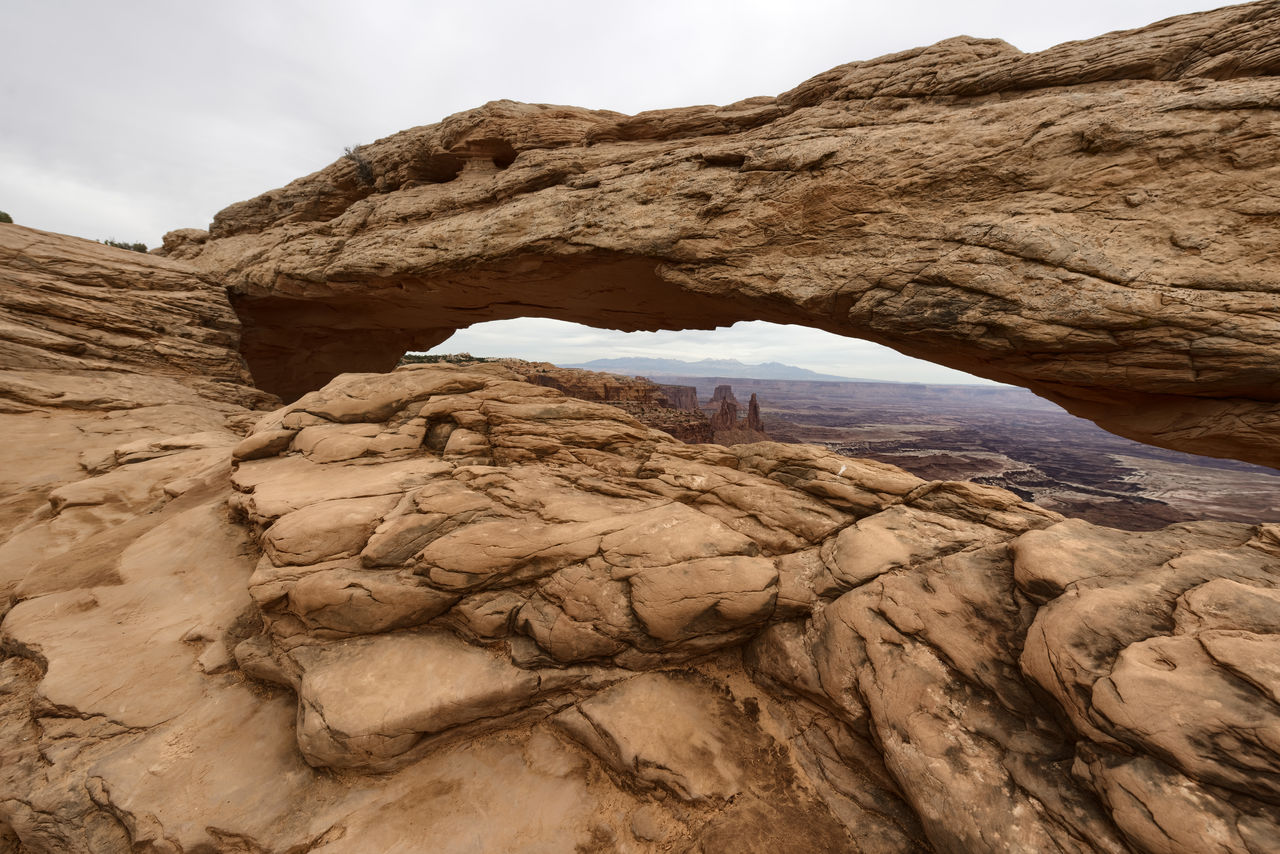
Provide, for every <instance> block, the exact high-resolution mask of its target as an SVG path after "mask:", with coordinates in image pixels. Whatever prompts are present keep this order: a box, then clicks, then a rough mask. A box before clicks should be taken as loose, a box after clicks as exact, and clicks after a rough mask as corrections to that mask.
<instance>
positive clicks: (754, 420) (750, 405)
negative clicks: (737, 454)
mask: <svg viewBox="0 0 1280 854" xmlns="http://www.w3.org/2000/svg"><path fill="white" fill-rule="evenodd" d="M743 426H744V427H745V428H746V429H748V430H754V431H755V432H757V433H763V432H764V421H763V419H761V418H760V401H759V400H757V399H756V395H755V392H752V393H751V400H750V401H748V402H747V421H746V423H745V424H744V425H743Z"/></svg>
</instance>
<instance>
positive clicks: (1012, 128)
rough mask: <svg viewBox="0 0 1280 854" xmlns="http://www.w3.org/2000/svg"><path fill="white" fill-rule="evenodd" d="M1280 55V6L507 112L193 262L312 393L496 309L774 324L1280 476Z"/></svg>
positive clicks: (330, 175) (286, 392) (953, 44)
mask: <svg viewBox="0 0 1280 854" xmlns="http://www.w3.org/2000/svg"><path fill="white" fill-rule="evenodd" d="M1277 43H1280V5H1277V3H1276V2H1275V0H1266V2H1258V3H1251V4H1244V5H1240V6H1232V7H1229V8H1225V9H1221V10H1218V11H1215V12H1206V13H1202V14H1197V15H1188V16H1182V17H1178V18H1171V19H1169V20H1168V21H1164V22H1161V23H1159V24H1154V25H1152V26H1150V27H1146V28H1144V29H1141V30H1135V31H1129V32H1124V33H1112V34H1109V35H1106V36H1102V37H1100V38H1096V39H1092V40H1090V41H1086V42H1072V43H1069V44H1064V45H1060V46H1058V47H1055V48H1051V49H1049V50H1046V51H1043V52H1041V53H1037V54H1023V53H1021V52H1019V51H1018V50H1016V49H1015V48H1013V47H1011V46H1010V45H1008V44H1006V43H1004V42H1000V41H996V40H983V39H972V38H957V39H950V40H948V41H945V42H941V43H939V44H937V45H934V46H932V47H928V48H919V49H915V50H910V51H904V52H902V53H898V54H893V55H891V56H886V57H881V58H878V59H874V60H869V61H865V62H855V63H850V64H848V65H844V66H840V67H838V68H835V69H832V70H831V71H829V72H826V73H824V74H821V75H818V76H817V77H815V78H813V79H811V80H809V81H806V82H804V83H802V84H801V85H800V86H798V87H796V88H795V89H793V90H791V91H789V92H786V93H783V94H782V95H779V96H778V97H776V98H752V99H748V100H746V101H742V102H739V103H736V104H731V105H729V106H726V107H689V108H685V109H677V110H662V111H654V112H649V113H643V114H640V115H637V116H624V115H620V114H617V113H611V112H607V111H592V110H583V109H577V108H572V107H550V106H545V105H529V104H516V103H512V102H509V101H500V102H494V103H491V104H488V105H486V106H484V107H481V108H479V109H476V110H473V111H470V112H466V113H461V114H458V115H456V116H452V117H450V118H448V119H446V120H444V121H443V122H440V123H439V124H435V125H429V126H424V127H419V128H414V129H411V130H408V131H404V132H402V133H399V134H396V135H394V136H390V137H387V138H385V139H382V140H379V141H377V142H374V143H372V144H370V145H366V146H363V147H362V148H361V149H360V158H361V159H362V160H363V161H364V162H365V163H366V164H367V168H368V169H369V170H370V173H371V180H363V179H362V178H361V170H360V168H359V164H357V163H356V162H353V160H352V159H350V158H343V159H339V160H338V161H336V162H335V163H334V164H333V165H331V166H329V167H327V168H326V169H323V170H321V171H320V172H317V173H315V174H313V175H309V176H307V177H305V178H301V179H299V180H297V181H295V182H293V183H292V184H290V185H288V186H287V187H283V188H281V189H278V190H273V191H271V192H269V193H266V194H264V195H262V196H260V197H258V198H256V199H252V200H250V201H247V202H242V203H239V204H236V205H233V206H231V207H229V208H227V209H226V210H224V211H222V212H221V213H219V214H218V215H217V216H216V217H215V218H214V222H213V226H212V229H211V231H210V236H209V238H208V239H207V240H204V242H201V243H197V242H194V241H193V240H191V239H185V242H179V244H177V245H175V246H174V247H173V248H172V249H170V250H168V251H169V252H170V254H171V257H182V258H189V259H191V260H192V261H193V262H194V263H195V264H196V265H198V266H199V267H200V269H202V270H204V271H206V272H207V273H208V274H209V275H213V276H216V277H218V278H219V279H220V280H221V281H223V282H225V283H226V284H227V285H228V286H229V287H231V288H232V289H233V291H234V292H235V293H236V294H237V295H238V296H237V310H238V311H239V312H240V314H241V316H242V318H243V319H244V322H245V324H246V333H245V337H244V339H243V340H244V343H243V348H242V350H243V352H244V354H245V356H246V359H247V360H248V362H249V364H250V366H251V368H252V369H253V371H254V375H255V377H256V378H257V379H258V381H259V383H260V385H262V386H263V387H264V388H267V389H268V390H272V391H275V392H277V393H279V394H281V395H283V396H284V397H286V398H291V397H296V396H297V395H298V394H300V393H302V392H303V391H306V390H308V389H311V388H316V387H318V386H319V385H321V384H323V382H324V381H325V380H327V379H328V378H329V377H331V376H332V375H334V374H336V373H338V372H339V371H342V370H368V369H370V368H373V367H375V365H374V363H375V362H378V361H379V359H380V360H381V363H380V364H379V365H377V366H376V367H377V369H379V370H386V369H389V368H390V367H391V366H392V365H393V364H395V359H396V358H397V357H398V355H399V353H401V352H404V351H405V350H406V349H410V347H412V346H426V345H428V344H435V343H439V342H440V341H443V340H444V339H445V338H446V337H448V335H449V334H450V333H451V331H452V330H453V329H456V328H460V327H464V326H468V325H470V324H472V323H476V322H478V321H483V320H494V319H501V318H507V317H515V316H519V315H524V314H530V313H534V314H538V315H542V316H548V317H557V318H560V319H564V320H571V321H579V322H584V323H594V324H599V325H604V326H610V327H613V328H618V329H660V328H662V329H674V328H690V327H692V328H708V327H710V326H715V325H727V324H729V323H732V322H734V321H737V320H744V319H763V320H770V321H775V322H780V323H798V324H802V325H806V326H812V327H817V328H821V329H826V330H828V331H831V332H836V333H839V334H843V335H853V336H859V337H863V338H868V339H870V340H873V341H877V342H880V343H883V344H888V345H890V346H892V347H895V348H896V349H898V350H900V351H902V352H904V353H907V354H909V355H913V356H918V357H922V358H926V359H930V360H933V361H936V362H939V363H942V364H945V365H948V366H951V367H954V368H958V369H960V370H964V371H968V372H970V373H974V374H978V375H981V376H984V377H989V378H991V379H996V380H1000V381H1002V382H1008V383H1014V384H1018V385H1024V386H1026V387H1028V388H1031V389H1032V390H1034V391H1036V392H1037V393H1039V394H1042V395H1044V396H1046V397H1048V398H1050V399H1052V400H1054V401H1055V402H1058V403H1060V404H1062V405H1063V406H1064V407H1066V408H1067V409H1068V410H1070V411H1072V412H1074V413H1076V414H1078V415H1082V416H1085V417H1088V418H1092V419H1093V420H1095V421H1097V422H1098V423H1099V424H1101V425H1102V426H1104V427H1106V428H1107V429H1109V430H1112V431H1115V432H1118V433H1121V434H1123V435H1126V436H1129V437H1131V438H1136V439H1140V440H1142V441H1147V442H1151V443H1154V444H1158V445H1162V446H1164V447H1172V448H1177V449H1180V450H1187V451H1191V452H1195V453H1205V454H1211V455H1218V456H1231V457H1238V458H1240V459H1247V460H1250V461H1253V462H1260V463H1263V464H1266V465H1272V466H1276V465H1280V456H1277V451H1276V448H1277V447H1278V445H1277V443H1276V436H1277V433H1278V432H1280V393H1278V392H1277V391H1276V389H1278V388H1280V376H1278V375H1277V371H1280V368H1278V367H1277V365H1278V364H1280V363H1277V361H1276V359H1275V358H1274V353H1275V350H1276V347H1277V344H1280V332H1278V331H1277V328H1276V326H1275V323H1274V321H1273V320H1272V319H1271V318H1270V312H1271V309H1272V307H1273V306H1274V303H1275V300H1276V295H1277V290H1278V289H1280V270H1278V269H1277V262H1276V253H1275V252H1274V251H1273V250H1274V246H1275V245H1276V243H1277V241H1278V238H1280V226H1277V223H1278V222H1280V218H1278V216H1280V207H1278V206H1277V202H1276V200H1275V198H1274V196H1273V195H1272V194H1269V192H1268V191H1267V189H1266V188H1268V187H1271V186H1274V185H1275V184H1276V183H1277V181H1278V180H1280V175H1278V174H1277V169H1278V168H1280V167H1278V166H1277V164H1276V160H1275V158H1274V157H1273V156H1272V152H1273V151H1274V150H1275V148H1276V145H1277V138H1276V134H1277V125H1276V122H1275V121H1274V117H1273V114H1274V111H1275V110H1276V109H1278V108H1280V83H1278V82H1277V81H1278V80H1280V77H1278V76H1277V72H1280V59H1278V58H1277V57H1278V56H1280V53H1278V52H1277V50H1276V44H1277ZM375 342H376V343H375ZM375 347H381V348H382V350H381V351H378V352H375Z"/></svg>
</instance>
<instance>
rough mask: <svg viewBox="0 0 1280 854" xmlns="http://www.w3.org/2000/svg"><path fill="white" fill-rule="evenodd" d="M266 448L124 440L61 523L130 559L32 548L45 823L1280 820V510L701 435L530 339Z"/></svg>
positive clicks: (772, 846)
mask: <svg viewBox="0 0 1280 854" xmlns="http://www.w3.org/2000/svg"><path fill="white" fill-rule="evenodd" d="M231 441H233V437H230V436H229V437H225V438H223V439H222V440H221V441H218V442H213V441H208V442H206V443H204V445H203V446H201V447H195V446H193V445H191V444H184V443H182V442H180V441H177V440H176V439H175V440H171V441H168V442H164V443H152V444H151V445H149V446H148V448H150V449H151V450H147V451H145V452H143V451H141V450H136V449H135V447H134V446H132V445H129V446H127V447H126V446H122V447H121V448H119V449H117V451H116V452H114V453H113V454H111V455H110V458H111V460H112V461H113V463H112V464H111V467H110V469H109V470H108V471H106V472H105V473H102V474H98V475H96V476H93V477H89V478H87V479H84V480H82V481H80V482H77V483H75V484H72V485H71V486H73V487H74V489H72V488H70V487H63V488H61V489H60V490H58V491H57V492H56V493H55V496H53V505H52V507H53V513H52V514H47V513H46V514H37V515H36V516H35V517H33V519H32V520H31V521H30V522H29V523H28V526H27V527H26V529H25V531H24V534H25V535H26V536H28V537H33V536H39V537H43V538H44V539H45V540H46V541H48V540H50V539H59V538H63V537H65V536H66V535H67V533H68V532H69V531H74V530H76V529H77V528H76V527H67V526H68V525H71V526H78V527H80V528H84V527H86V526H88V527H93V526H97V529H98V530H100V531H101V532H102V534H101V535H100V536H99V537H98V539H96V540H93V541H92V543H93V554H94V555H95V560H96V561H97V563H98V565H99V566H101V567H102V569H101V570H100V571H99V572H97V573H96V574H90V575H86V574H84V572H83V568H82V566H81V564H80V560H79V559H78V556H73V555H70V554H68V555H65V556H64V557H63V558H62V559H61V560H56V561H47V560H46V561H44V562H43V563H41V564H38V565H37V564H35V563H30V562H29V563H27V564H26V565H25V566H24V567H23V568H24V569H26V574H25V575H24V577H23V578H22V579H21V582H20V584H19V586H18V588H17V590H18V598H19V600H20V601H19V602H18V604H16V605H15V606H14V607H13V608H12V609H11V610H10V611H9V612H8V614H7V615H6V617H5V620H4V623H3V642H4V649H5V650H6V651H7V654H8V656H9V657H8V658H6V659H5V660H4V662H3V667H2V668H0V676H2V677H3V679H4V680H5V693H4V694H3V695H0V696H3V698H4V701H3V703H0V740H2V741H3V743H4V744H5V745H6V751H7V753H6V762H5V764H4V777H3V778H0V785H2V786H3V792H0V805H2V806H0V816H2V817H3V822H4V824H5V826H6V828H7V832H8V833H9V834H10V838H11V839H14V838H16V839H19V840H21V842H22V844H23V845H24V846H26V849H25V850H31V851H86V852H87V851H92V852H112V851H126V850H133V849H134V847H135V846H137V845H139V844H144V845H151V846H153V847H158V848H160V849H161V850H163V849H164V848H165V846H168V847H169V848H170V849H171V850H193V849H194V850H199V849H200V848H201V847H202V846H204V847H212V848H213V849H214V850H216V848H217V846H224V847H225V846H231V845H240V846H241V847H250V848H253V849H255V850H262V851H272V852H274V851H287V850H297V849H298V848H299V847H300V846H301V847H303V848H305V847H307V846H310V847H311V850H316V851H334V852H336V851H344V850H352V849H351V846H352V845H353V844H354V845H357V846H370V845H373V846H377V845H381V846H383V847H384V848H385V847H387V846H390V845H393V844H396V842H397V840H403V839H404V838H406V837H405V834H407V833H411V832H412V831H410V830H409V825H408V824H405V822H406V821H408V820H409V816H411V815H419V814H421V813H422V811H423V810H426V811H427V813H428V814H432V815H440V816H443V815H458V814H460V815H462V816H464V817H465V816H471V817H470V818H466V819H465V821H464V823H463V824H461V825H450V824H448V823H447V822H445V823H442V820H436V821H435V822H434V823H433V824H432V825H431V826H432V828H433V830H432V833H433V834H435V836H433V838H434V839H436V844H437V845H439V846H442V847H444V848H445V849H446V850H448V849H450V847H451V846H455V845H460V844H462V842H461V840H462V839H463V838H464V837H465V838H467V839H470V838H472V834H474V833H475V832H476V831H475V829H474V822H478V821H479V822H481V824H482V825H483V826H484V839H485V840H486V842H485V843H484V844H485V845H487V846H492V847H498V848H503V849H506V850H536V849H537V848H538V846H539V845H542V844H544V843H543V842H540V841H539V840H543V839H548V838H550V837H547V836H546V835H545V834H547V833H551V832H554V833H556V834H559V836H558V837H556V838H559V839H577V840H579V842H578V843H577V844H579V845H588V846H589V845H591V844H594V845H597V846H602V847H605V848H610V847H620V848H623V849H626V848H628V847H633V846H637V845H638V846H642V847H643V846H646V845H661V846H674V847H677V848H681V849H688V850H702V851H708V852H709V851H721V850H797V851H799V850H850V851H862V850H876V851H901V852H918V851H928V850H939V851H941V850H964V851H1007V850H1011V849H1016V850H1029V851H1031V850H1059V849H1064V848H1065V850H1078V851H1090V852H1093V851H1127V850H1128V851H1150V852H1156V851H1161V852H1163V851H1186V852H1192V851H1203V850H1208V849H1207V848H1206V846H1209V845H1211V844H1219V847H1220V850H1228V851H1232V850H1239V851H1242V852H1243V851H1257V850H1266V848H1267V847H1268V846H1269V845H1271V844H1272V843H1273V842H1275V841H1276V840H1278V839H1280V814H1277V803H1276V801H1277V799H1276V798H1273V797H1272V796H1271V795H1270V794H1269V793H1268V792H1269V787H1270V786H1271V783H1270V782H1269V781H1270V778H1271V777H1272V776H1275V777H1276V778H1277V779H1280V757H1277V756H1276V755H1275V753H1274V751H1273V747H1272V746H1271V745H1270V742H1269V741H1268V740H1267V738H1266V737H1264V736H1263V735H1262V734H1264V733H1265V732H1267V731H1268V730H1269V728H1271V727H1273V726H1274V723H1273V722H1272V721H1271V717H1269V716H1271V715H1272V712H1273V711H1274V710H1275V709H1278V708H1280V705H1277V704H1276V703H1275V698H1274V697H1273V696H1272V694H1274V692H1273V691H1271V688H1272V687H1273V686H1271V685H1270V682H1269V681H1268V680H1271V676H1270V675H1268V674H1270V673H1271V671H1272V670H1273V669H1275V668H1277V667H1280V646H1277V645H1275V644H1272V643H1271V640H1270V639H1271V638H1274V637H1276V636H1277V635H1276V631H1277V627H1276V626H1275V625H1273V623H1274V622H1275V621H1274V620H1272V619H1271V617H1270V616H1269V614H1270V611H1271V610H1273V609H1274V601H1273V600H1274V599H1275V596H1274V595H1273V594H1275V593H1276V592H1277V586H1278V582H1280V539H1277V537H1278V536H1280V534H1278V533H1277V531H1275V530H1273V529H1272V528H1273V527H1274V526H1272V527H1261V528H1257V527H1250V526H1246V525H1232V524H1225V523H1217V524H1200V525H1186V526H1175V527H1173V528H1170V529H1167V530H1166V531H1164V532H1158V533H1156V534H1141V535H1135V534H1126V533H1123V532H1118V531H1111V530H1108V529H1102V528H1096V527H1094V526H1090V525H1088V524H1086V523H1082V522H1078V521H1071V522H1062V521H1061V517H1058V516H1056V515H1055V514H1052V513H1049V512H1047V511H1044V510H1041V509H1039V508H1036V507H1034V506H1032V505H1029V504H1026V503H1024V502H1022V501H1020V500H1018V499H1017V497H1016V496H1014V495H1012V494H1010V493H1007V492H1004V491H1002V490H999V489H994V488H991V487H982V486H977V485H974V484H963V483H927V482H924V481H921V480H919V479H918V478H915V477H913V476H911V475H909V474H907V473H906V472H903V471H901V470H899V469H895V468H893V467H892V466H888V465H884V464H878V463H871V462H867V461H859V460H851V459H849V458H845V457H840V456H837V455H834V454H830V453H827V452H824V451H821V450H819V449H816V448H812V447H805V446H794V445H778V444H774V443H759V444H754V445H739V446H734V447H720V446H715V445H703V446H692V445H685V444H682V443H679V442H676V441H674V440H672V439H671V438H670V437H669V436H667V435H666V434H664V433H661V432H659V431H655V430H652V429H650V428H647V427H645V426H644V425H642V424H640V423H639V422H637V421H635V420H633V419H632V418H630V417H629V416H628V415H627V414H625V413H623V412H622V411H620V410H617V409H615V408H613V407H609V406H606V405H603V404H597V403H591V402H587V401H582V400H577V399H574V398H569V397H565V396H564V395H563V394H562V393H560V392H559V391H557V390H554V389H550V388H547V387H542V386H537V385H533V384H529V383H526V382H524V381H522V379H521V378H520V377H519V376H518V375H517V374H514V373H513V372H511V371H510V370H509V369H507V368H505V367H503V366H500V365H471V366H421V367H416V368H409V369H402V370H400V371H397V372H395V373H393V374H388V375H345V376H343V377H341V378H339V379H338V380H336V381H334V382H333V383H331V384H330V385H329V386H327V387H326V388H325V389H323V390H321V391H319V392H316V393H312V394H308V395H306V396H304V397H303V398H302V399H301V400H299V401H298V402H296V403H295V404H293V405H291V406H289V407H286V408H284V409H280V410H277V411H275V412H273V413H271V414H269V415H267V416H265V417H263V418H261V419H260V420H259V421H258V423H257V424H256V425H255V426H254V428H253V429H252V431H251V432H250V433H249V434H248V435H247V436H246V437H245V438H244V439H242V440H239V442H238V443H237V444H235V446H234V447H232V445H231ZM155 454H159V455H158V456H157V455H155ZM230 461H234V462H233V468H232V470H231V471H230V472H228V469H227V463H228V462H230ZM202 468H203V472H202V473H201V469H202ZM175 471H178V472H188V473H196V474H195V475H194V476H189V477H188V478H187V480H186V481H183V482H181V483H179V482H178V481H174V480H173V476H174V472H175ZM135 494H138V495H150V496H152V497H151V498H150V499H148V500H149V502H150V503H148V504H142V505H136V504H134V505H131V504H128V503H126V502H127V501H129V500H131V499H130V498H129V496H131V495H135ZM228 504H229V505H230V507H231V508H232V509H233V511H234V515H233V517H232V518H228V517H227V515H226V514H225V512H224V509H223V508H224V507H225V506H227V505H228ZM113 509H114V511H115V512H116V513H117V514H118V513H119V512H127V513H133V514H135V515H136V514H139V513H140V514H143V515H141V516H140V520H144V522H143V524H142V526H141V527H132V528H130V527H126V528H124V529H120V528H118V527H116V528H114V529H113V530H108V529H110V528H111V526H110V525H109V524H104V521H106V520H107V519H109V518H111V514H110V513H108V512H107V511H109V510H113ZM77 514H78V515H77ZM233 519H234V520H238V521H233ZM11 542H12V541H11ZM6 548H9V546H8V545H6ZM744 644H745V653H744V652H743V651H742V650H743V645H744ZM104 650H106V651H107V652H106V653H105V656H106V658H105V659H104V658H103V657H102V656H103V655H104V653H103V652H102V651H104ZM1273 659H1274V660H1273ZM107 662H109V663H110V664H109V666H104V664H106V663H107ZM246 676H248V677H250V678H251V680H253V681H250V682H246V681H245V677H246ZM258 680H261V682H258ZM1272 681H1273V680H1272ZM262 683H266V684H276V685H279V686H282V687H284V688H286V689H287V691H286V692H284V693H279V692H277V693H273V692H272V691H270V690H263V688H262V687H254V686H255V685H259V686H260V685H261V684H262ZM143 698H145V699H143ZM1167 714H1173V715H1175V716H1176V719H1177V720H1178V721H1179V726H1177V727H1168V726H1164V725H1162V724H1161V721H1162V720H1164V715H1167ZM295 718H296V720H297V725H296V727H295V726H294V725H293V721H294V719H295ZM1248 733H1257V734H1258V735H1257V736H1256V737H1254V736H1248V735H1247V734H1248ZM140 768H147V769H149V773H146V774H140V773H139V769H140ZM325 768H329V769H339V770H341V771H343V773H344V774H347V775H352V774H355V775H357V776H354V777H353V776H347V777H344V778H342V781H341V782H339V781H338V780H336V779H335V778H334V777H333V776H332V775H331V774H330V773H328V772H325V771H323V770H316V769H325ZM371 771H376V772H378V775H377V776H373V777H363V776H359V775H363V774H366V773H368V772H371ZM192 781H199V782H198V784H197V783H193V782H192ZM494 786H501V788H502V790H503V791H505V792H507V793H508V797H507V798H503V799H501V800H503V801H504V802H510V797H511V796H512V795H511V793H513V792H514V793H517V794H518V796H519V797H520V798H522V799H523V800H522V801H521V802H522V803H537V804H539V805H540V806H539V807H538V810H539V811H540V812H542V813H545V814H546V815H547V816H548V818H547V819H546V821H547V822H550V823H549V824H542V825H539V824H537V823H536V822H533V821H531V820H530V818H529V813H528V811H527V810H525V809H523V808H522V809H521V810H519V811H518V812H507V811H504V810H503V809H502V808H499V809H497V810H496V812H495V811H494V807H493V805H492V804H493V798H494V797H495V795H494V793H493V789H492V787H494ZM476 804H486V805H487V806H485V810H486V811H487V812H486V814H485V817H484V819H483V821H481V816H480V815H479V814H478V813H474V810H475V808H476V807H475V805H476ZM353 834H358V835H353ZM1223 839H1225V840H1227V841H1226V843H1221V840H1223ZM377 840H381V841H380V842H379V841H377ZM592 840H594V842H593V841H592ZM359 850H366V849H363V848H362V849H359ZM377 850H381V849H377Z"/></svg>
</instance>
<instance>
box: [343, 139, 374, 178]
mask: <svg viewBox="0 0 1280 854" xmlns="http://www.w3.org/2000/svg"><path fill="white" fill-rule="evenodd" d="M361 148H363V146H360V145H356V146H350V145H348V146H347V147H346V148H344V149H343V150H342V156H343V157H345V158H346V159H347V160H350V161H351V162H352V163H354V164H355V165H356V177H357V178H359V179H360V183H361V184H364V185H365V186H366V187H372V186H373V166H372V165H371V164H370V163H369V160H368V159H367V158H366V157H365V156H364V155H363V154H361V153H360V149H361Z"/></svg>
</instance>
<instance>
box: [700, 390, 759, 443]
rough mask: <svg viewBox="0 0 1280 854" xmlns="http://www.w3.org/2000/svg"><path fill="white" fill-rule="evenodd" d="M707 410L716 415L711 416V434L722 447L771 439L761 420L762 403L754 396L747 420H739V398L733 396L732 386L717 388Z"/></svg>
mask: <svg viewBox="0 0 1280 854" xmlns="http://www.w3.org/2000/svg"><path fill="white" fill-rule="evenodd" d="M717 404H718V405H717ZM707 408H708V409H709V410H711V411H712V412H713V413H714V414H713V415H712V416H711V434H712V436H714V437H715V441H716V442H719V443H720V444H721V445H740V444H744V443H749V442H766V441H768V440H769V438H770V437H769V434H768V433H766V432H765V431H764V422H763V421H762V420H761V419H760V402H759V401H758V400H756V396H755V395H754V394H752V395H751V402H750V403H749V404H748V406H747V417H746V419H745V420H742V419H739V418H738V411H739V409H740V406H739V404H738V398H736V397H734V395H733V387H732V386H728V385H718V386H716V390H715V393H714V394H712V395H711V401H710V402H709V403H708V404H707Z"/></svg>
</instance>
